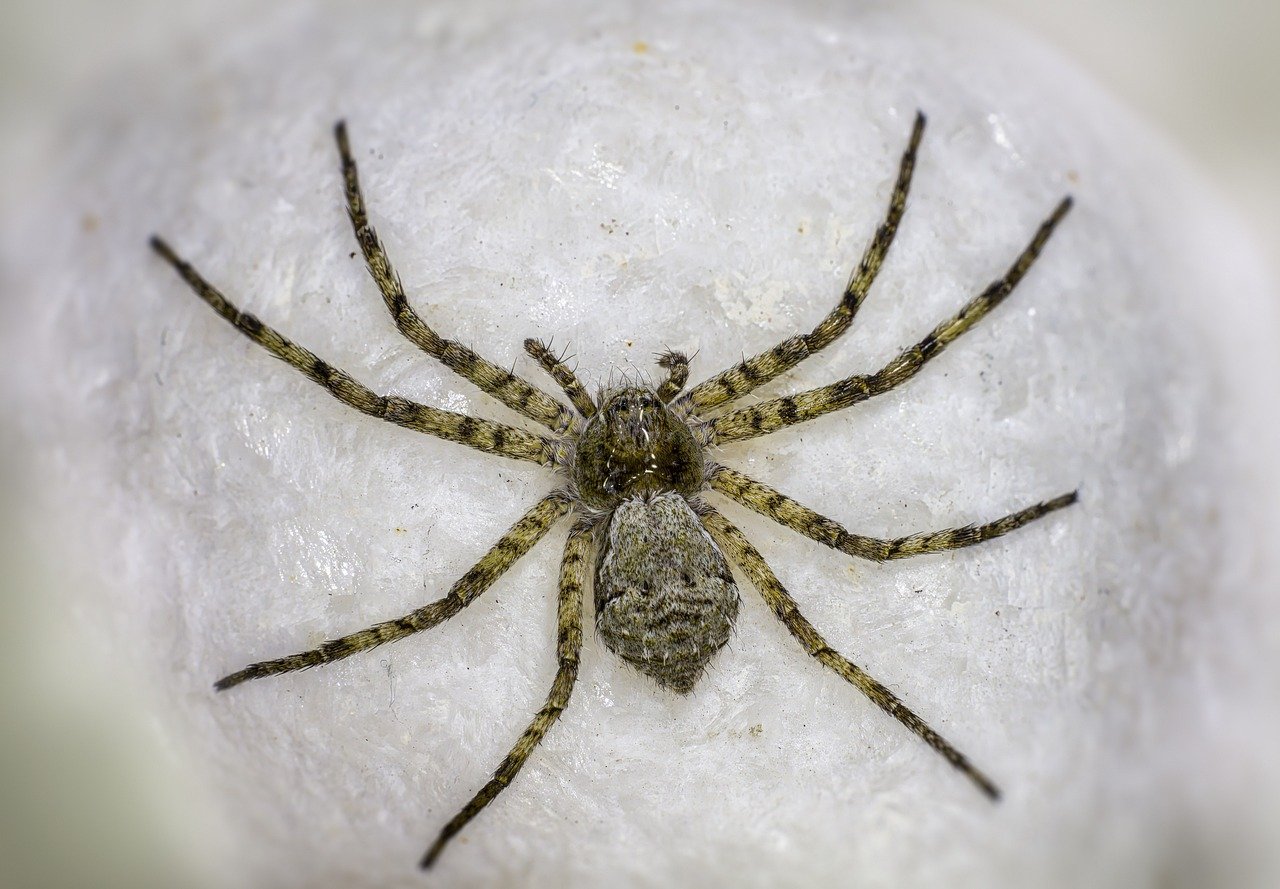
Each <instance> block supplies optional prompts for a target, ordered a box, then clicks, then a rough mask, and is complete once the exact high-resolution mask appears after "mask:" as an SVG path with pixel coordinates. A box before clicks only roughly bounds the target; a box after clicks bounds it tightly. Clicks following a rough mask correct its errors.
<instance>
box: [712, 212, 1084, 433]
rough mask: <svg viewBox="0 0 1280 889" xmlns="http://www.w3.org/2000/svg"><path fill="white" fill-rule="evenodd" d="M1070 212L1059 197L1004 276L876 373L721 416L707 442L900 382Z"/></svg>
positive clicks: (975, 312) (819, 412)
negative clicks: (1052, 209) (1055, 204)
mask: <svg viewBox="0 0 1280 889" xmlns="http://www.w3.org/2000/svg"><path fill="white" fill-rule="evenodd" d="M1070 209H1071V198H1070V197H1067V198H1063V200H1062V202H1061V203H1059V204H1058V206H1057V208H1056V209H1054V211H1053V213H1052V214H1051V215H1050V216H1049V218H1048V219H1046V220H1045V221H1044V222H1043V223H1041V225H1040V228H1039V230H1038V231H1037V232H1036V234H1035V237H1033V238H1032V239H1031V243H1029V244H1028V245H1027V246H1026V249H1024V250H1023V251H1022V253H1021V254H1019V256H1018V258H1017V259H1016V260H1015V261H1014V263H1013V265H1011V266H1010V267H1009V270H1008V271H1007V272H1006V273H1005V275H1004V277H1002V278H1000V279H998V280H996V281H993V282H992V283H991V285H990V286H988V287H987V289H986V290H984V291H982V293H980V294H978V295H977V296H975V297H974V298H973V299H971V300H970V301H969V302H968V303H966V304H965V306H964V308H962V309H961V310H960V311H959V312H958V313H957V314H956V315H954V316H953V317H951V318H948V319H947V320H946V321H943V322H942V323H941V324H939V325H938V326H937V327H935V328H934V329H933V332H932V333H930V334H929V335H928V336H926V337H925V338H924V339H922V340H921V341H920V342H918V343H916V344H915V345H914V346H912V347H911V348H909V349H906V350H904V351H902V352H900V353H899V354H898V357H896V358H894V359H893V360H892V361H890V362H889V363H888V364H886V365H885V366H884V367H882V368H881V369H880V370H878V371H876V372H875V373H873V374H870V375H869V376H852V377H846V378H845V379H843V380H839V381H837V382H835V383H831V384H829V385H826V386H821V387H819V388H817V389H810V390H808V391H807V392H801V393H799V394H797V395H788V396H786V397H784V398H774V399H772V400H770V401H764V402H761V403H760V404H756V405H752V406H751V407H747V408H741V409H739V410H736V411H731V412H730V413H727V414H722V415H721V416H719V417H717V418H716V419H714V420H712V421H711V424H710V426H711V439H712V441H714V442H715V443H716V444H724V443H725V442H729V441H744V440H746V439H750V438H758V437H759V436H761V435H768V434H769V433H770V432H776V431H777V430H779V429H785V428H786V427H787V426H794V425H795V424H796V423H804V422H807V421H809V420H813V419H815V418H817V417H821V416H823V415H824V414H829V413H832V412H833V411H838V410H843V409H844V408H846V407H849V406H850V405H853V404H857V403H858V402H860V401H866V400H867V399H868V398H872V397H874V396H876V395H880V394H883V393H885V392H888V391H889V390H890V389H893V388H895V387H896V386H899V385H901V384H902V383H905V382H906V381H907V380H909V379H911V378H912V377H913V376H915V375H916V374H917V373H918V372H919V370H920V368H922V367H924V366H925V364H927V363H928V362H929V360H930V359H931V358H933V357H934V356H935V355H937V354H938V353H939V352H941V351H942V350H943V349H945V348H946V347H947V346H948V345H949V344H950V343H951V342H952V341H954V340H955V339H957V338H958V337H959V336H960V335H961V334H962V333H964V332H965V331H967V330H969V329H970V328H971V327H973V326H974V325H975V324H977V323H978V322H979V321H981V320H982V319H983V318H984V317H986V315H987V313H988V312H990V311H991V310H992V309H994V308H995V307H996V306H998V305H1000V303H1001V302H1003V301H1004V298H1005V297H1006V296H1008V295H1009V294H1010V293H1012V292H1013V288H1014V287H1016V286H1017V285H1018V282H1019V281H1021V280H1022V278H1023V276H1024V275H1025V274H1026V273H1027V271H1028V270H1029V269H1030V268H1031V266H1032V264H1033V263H1035V261H1036V258H1037V257H1038V256H1039V255H1040V251H1041V250H1042V249H1043V248H1044V245H1045V243H1046V242H1047V241H1048V240H1049V236H1050V235H1052V234H1053V230H1054V229H1055V228H1056V227H1057V225H1058V223H1059V222H1061V221H1062V218H1063V217H1064V216H1066V215H1067V211H1068V210H1070Z"/></svg>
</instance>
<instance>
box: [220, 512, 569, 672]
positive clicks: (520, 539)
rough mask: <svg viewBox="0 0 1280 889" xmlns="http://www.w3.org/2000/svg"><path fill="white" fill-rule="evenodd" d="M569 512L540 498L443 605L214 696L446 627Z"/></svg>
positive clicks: (272, 668) (263, 666)
mask: <svg viewBox="0 0 1280 889" xmlns="http://www.w3.org/2000/svg"><path fill="white" fill-rule="evenodd" d="M569 509H570V501H569V499H568V498H567V497H566V496H565V495H564V493H563V492H560V491H556V492H554V493H552V494H549V495H547V496H546V497H544V498H542V499H541V500H540V501H538V502H537V503H536V504H535V505H534V506H533V508H532V509H530V510H529V511H528V512H526V513H525V514H524V515H523V516H521V517H520V520H519V521H517V522H516V523H515V524H514V525H512V526H511V528H510V530H508V531H507V533H506V534H503V535H502V537H500V538H499V539H498V542H497V543H495V544H494V545H493V546H492V547H491V548H490V549H489V551H488V552H487V553H485V554H484V555H483V556H481V557H480V561H478V562H476V563H475V564H474V565H473V566H471V568H470V569H469V570H468V571H467V573H466V574H464V575H462V577H460V578H458V580H457V581H456V582H455V583H454V584H453V586H452V587H450V588H449V593H448V595H446V596H445V597H444V598H443V599H437V600H436V601H434V602H432V603H431V604H430V605H424V606H423V607H421V608H419V609H417V610H416V611H411V612H409V613H408V614H406V615H405V616H404V617H397V618H396V619H395V620H388V621H383V622H382V623H378V624H374V625H373V626H371V627H368V628H367V629H364V630H360V631H359V632H356V633H352V634H351V635H349V636H343V637H341V638H339V639H333V640H331V641H329V642H325V643H323V644H322V645H321V646H320V647H319V648H313V649H311V650H310V651H304V652H301V653H299V654H291V655H288V656H287V657H282V658H276V659H275V660H273V661H262V662H261V663H257V664H250V665H249V666H247V667H245V668H244V669H243V670H239V671H237V672H235V673H232V674H231V675H230V676H225V677H223V678H222V679H219V680H218V681H217V682H216V683H215V684H214V688H216V689H217V690H218V691H226V690H227V689H228V688H231V687H233V686H236V685H239V684H240V683H242V682H248V681H249V680H250V679H261V678H262V677H264V676H276V675H278V674H280V673H292V672H294V671H295V670H307V669H310V668H311V667H317V666H320V665H321V664H329V663H332V662H333V661H336V660H341V659H342V658H344V657H350V656H351V655H353V654H357V653H358V652H361V651H368V650H369V649H370V648H374V647H376V646H378V645H384V644H386V643H387V642H394V641H396V640H397V639H403V638H404V637H405V636H411V635H413V634H414V633H420V632H422V631H423V630H429V629H431V628H432V627H434V626H436V625H437V624H442V623H444V622H445V621H446V620H448V619H449V618H451V617H453V616H454V615H455V614H457V613H458V612H459V611H461V610H462V609H463V608H465V607H466V606H468V605H470V604H471V602H472V600H474V599H476V598H477V597H478V596H480V594H481V593H483V592H484V591H485V590H487V589H488V588H489V587H490V586H492V585H493V582H494V581H495V580H497V579H498V578H499V577H501V576H502V575H503V573H504V572H506V570H507V569H508V568H510V567H511V566H512V565H514V564H515V563H516V561H517V560H519V558H520V557H521V556H523V555H524V554H525V553H527V552H528V551H529V550H530V549H532V548H533V546H534V544H536V543H537V542H538V541H539V540H541V539H542V537H543V536H544V535H545V534H546V533H547V531H548V530H550V528H551V526H552V525H554V524H555V523H556V520H557V519H559V518H560V517H561V516H563V515H564V514H565V513H567V512H568V511H569Z"/></svg>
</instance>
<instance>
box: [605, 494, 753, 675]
mask: <svg viewBox="0 0 1280 889" xmlns="http://www.w3.org/2000/svg"><path fill="white" fill-rule="evenodd" d="M595 598H596V629H597V631H598V632H599V633H600V638H601V639H602V640H603V641H604V644H605V645H607V646H608V647H609V649H610V650H611V651H612V652H614V653H615V654H617V655H618V656H619V657H621V658H622V659H623V660H625V661H627V662H628V663H630V664H631V665H632V666H634V667H635V668H636V669H638V670H640V672H642V673H645V674H646V675H648V676H651V677H653V678H654V679H655V680H657V682H658V684H659V685H661V686H663V687H665V688H670V689H672V690H673V691H677V692H680V693H682V694H683V693H685V692H687V691H689V690H690V689H692V688H693V686H694V685H695V684H696V683H697V681H698V677H700V676H701V675H702V671H703V670H704V669H705V668H706V666H707V663H708V662H709V661H710V660H711V658H712V657H713V656H714V655H715V653H716V652H717V651H719V650H720V649H721V648H723V647H724V644H725V643H726V642H728V641H729V635H730V633H732V632H733V621H734V619H735V618H736V617H737V615H738V587H737V585H736V584H735V583H734V582H733V576H732V574H730V572H729V565H728V563H727V562H725V559H724V556H723V555H721V554H720V550H719V549H717V548H716V545H715V544H714V543H713V542H712V540H711V538H710V537H709V536H708V535H707V532H706V531H704V530H703V528H702V524H701V523H700V522H699V521H698V517H697V516H696V515H695V514H694V512H693V510H692V509H691V508H690V506H689V503H688V501H686V500H685V499H684V497H682V496H681V495H679V494H676V493H674V492H666V493H662V494H657V495H654V496H652V497H636V498H633V499H631V500H626V501H623V502H622V503H621V504H619V505H618V507H617V509H616V510H614V513H613V517H612V518H611V519H610V521H609V527H608V530H607V532H606V535H605V541H604V544H603V546H602V547H601V556H600V565H599V569H598V571H597V572H596V583H595Z"/></svg>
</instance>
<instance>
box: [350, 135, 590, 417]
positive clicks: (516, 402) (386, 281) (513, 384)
mask: <svg viewBox="0 0 1280 889" xmlns="http://www.w3.org/2000/svg"><path fill="white" fill-rule="evenodd" d="M334 136H335V137H336V138H337V140H338V154H339V155H341V157H342V179H343V183H344V185H345V187H346V195H347V215H348V216H350V217H351V227H352V228H353V229H355V233H356V240H357V241H359V242H360V250H361V251H362V252H363V253H364V258H365V262H366V263H367V264H368V266H369V274H371V275H372V276H373V280H374V281H375V282H376V283H377V285H378V289H379V290H381V291H382V298H383V301H384V302H386V304H387V308H388V309H389V310H390V312H391V317H392V318H393V319H395V323H396V327H397V328H398V329H399V331H400V332H401V333H402V334H404V336H405V337H406V338H407V339H408V340H409V341H410V342H411V343H413V344H414V345H415V346H417V347H418V348H419V349H421V350H422V351H424V352H426V353H427V354H428V355H430V356H431V357H432V358H437V359H439V360H440V362H441V363H443V364H444V365H445V367H447V368H449V369H450V370H452V371H454V372H455V373H456V374H458V375H459V376H461V377H463V378H464V379H466V380H470V381H471V382H472V383H474V384H475V385H476V386H478V387H480V389H482V390H483V391H485V392H487V393H488V394H490V395H492V396H493V397H494V398H496V399H498V400H499V401H501V402H502V403H503V404H505V405H506V406H507V407H509V408H511V409H512V410H514V411H515V412H516V413H518V414H520V415H521V416H524V417H528V418H529V419H530V420H533V421H535V422H537V423H541V424H542V425H543V426H546V427H547V428H548V429H550V430H551V431H552V432H556V433H561V432H564V431H565V430H567V429H568V428H569V424H570V423H571V422H572V420H573V414H572V412H571V411H570V410H569V409H568V408H567V407H565V406H564V405H563V404H561V403H560V402H559V401H557V400H556V399H554V398H552V397H551V396H550V395H548V394H547V393H545V392H543V391H542V390H541V389H539V388H537V387H536V386H534V385H533V384H532V383H530V382H528V381H527V380H525V379H523V378H522V377H518V376H516V375H515V374H514V373H512V372H510V371H508V370H505V369H503V368H501V367H499V366H498V365H496V364H494V363H493V362H492V361H488V360H487V359H485V358H482V357H480V355H478V354H477V353H475V352H474V351H472V350H471V349H468V348H467V347H466V346H464V345H462V344H461V343H457V342H454V341H453V340H447V339H445V338H444V337H442V336H440V335H439V334H437V333H436V332H435V331H434V330H432V329H431V328H430V327H428V326H427V324H426V322H424V321H423V320H422V318H421V317H420V316H419V315H418V313H417V312H415V311H414V310H413V307H412V306H410V305H409V300H408V298H407V297H406V296H405V293H404V286H403V285H402V284H401V283H400V276H399V275H397V274H396V271H395V269H393V268H392V267H391V260H390V259H388V258H387V252H386V250H385V249H384V248H383V246H382V242H381V241H380V240H379V239H378V234H377V232H375V231H374V230H373V226H372V225H370V224H369V215H368V212H367V210H366V209H365V201H364V196H363V195H362V194H361V192H360V178H359V175H358V173H357V172H356V162H355V158H354V157H352V155H351V144H350V142H349V141H348V139H347V125H346V122H345V121H339V122H338V123H337V125H336V126H335V127H334Z"/></svg>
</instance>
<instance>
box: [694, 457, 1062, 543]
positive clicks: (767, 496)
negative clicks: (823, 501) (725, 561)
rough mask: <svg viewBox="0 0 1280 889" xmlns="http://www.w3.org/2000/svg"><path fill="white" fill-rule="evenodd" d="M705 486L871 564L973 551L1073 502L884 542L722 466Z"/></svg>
mask: <svg viewBox="0 0 1280 889" xmlns="http://www.w3.org/2000/svg"><path fill="white" fill-rule="evenodd" d="M709 481H710V484H711V487H712V489H714V490H715V491H718V492H719V493H721V494H723V495H724V496H726V497H728V498H729V499H730V500H733V501H735V502H737V503H741V504H742V505H743V506H745V507H747V508H748V509H752V510H755V511H756V512H758V513H760V515H762V516H764V517H765V518H768V519H773V520H774V521H775V522H777V523H778V524H779V525H783V526H785V527H787V528H790V529H791V530H792V531H797V532H799V533H800V534H803V535H804V536H805V537H808V538H811V539H813V540H816V541H818V543H821V544H822V545H824V546H829V547H831V548H832V549H834V550H839V551H840V552H842V553H848V554H849V555H851V556H857V557H858V558H860V559H870V560H871V561H873V562H887V561H889V560H890V559H906V558H910V557H911V556H920V555H924V554H926V553H940V552H945V551H947V550H952V549H962V548H964V547H966V546H973V545H974V544H977V543H982V542H983V541H986V540H991V539H992V538H994V537H1001V536H1003V535H1005V534H1008V533H1009V532H1010V531H1013V530H1016V529H1018V528H1021V527H1022V526H1023V525H1028V524H1030V523H1031V522H1034V521H1035V520H1036V519H1039V518H1043V517H1044V516H1046V515H1048V514H1049V513H1051V512H1054V511H1056V510H1059V509H1062V508H1063V507H1066V506H1070V505H1071V504H1073V503H1075V502H1076V499H1077V496H1076V492H1075V491H1071V492H1070V493H1067V494H1062V495H1061V496H1058V497H1055V498H1053V499H1052V500H1045V501H1043V502H1041V503H1037V504H1035V505H1033V506H1028V507H1027V508H1026V509H1021V510H1019V511H1018V512H1015V513H1010V514H1009V515H1007V516H1004V517H1003V518H999V519H996V520H995V521H994V522H987V523H986V524H983V525H965V526H964V527H961V528H948V529H946V530H944V531H926V532H924V533H922V534H912V535H910V536H908V537H895V538H891V539H888V540H885V539H882V538H879V537H864V536H863V535H861V534H852V533H850V532H849V531H847V530H846V529H845V528H844V527H843V526H842V525H840V524H839V523H837V522H834V521H832V520H831V519H829V518H827V517H826V516H824V515H822V514H821V513H817V512H814V511H813V510H812V509H809V508H808V507H807V506H804V505H802V504H800V503H797V502H796V501H795V500H792V499H791V498H790V497H788V496H787V495H785V494H783V493H781V492H779V491H777V490H775V489H773V488H771V487H769V486H768V485H766V484H764V483H763V482H758V481H756V480H755V479H753V478H751V477H750V476H747V475H744V474H743V473H741V472H738V471H737V470H735V469H730V468H729V467H727V466H716V467H715V468H714V469H713V470H712V472H711V477H710V479H709Z"/></svg>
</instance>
